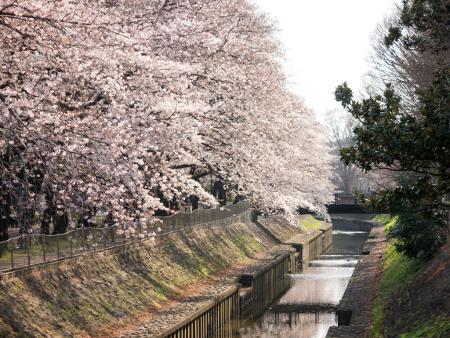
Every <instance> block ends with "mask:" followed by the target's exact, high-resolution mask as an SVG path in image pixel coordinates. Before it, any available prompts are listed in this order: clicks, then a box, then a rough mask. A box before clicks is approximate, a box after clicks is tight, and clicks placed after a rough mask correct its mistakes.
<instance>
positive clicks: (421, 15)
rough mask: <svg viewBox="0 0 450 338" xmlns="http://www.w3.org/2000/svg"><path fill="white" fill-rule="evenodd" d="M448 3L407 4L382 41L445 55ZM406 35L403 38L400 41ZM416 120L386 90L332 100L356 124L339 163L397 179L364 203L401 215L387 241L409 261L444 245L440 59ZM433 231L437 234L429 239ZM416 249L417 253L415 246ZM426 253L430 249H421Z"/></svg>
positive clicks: (446, 97)
mask: <svg viewBox="0 0 450 338" xmlns="http://www.w3.org/2000/svg"><path fill="white" fill-rule="evenodd" d="M449 10H450V4H449V2H448V1H445V0H432V1H425V0H404V1H403V8H402V17H401V21H400V23H399V25H398V26H397V27H392V28H391V29H390V30H389V34H388V36H386V39H385V41H386V43H387V44H388V45H390V44H392V43H393V42H394V41H397V40H400V39H401V40H400V41H402V43H403V46H404V47H405V48H420V49H421V50H430V51H432V52H436V53H438V54H439V53H440V52H441V51H445V50H446V49H448V47H449V46H448V45H449V43H448V42H449V37H450V34H449V32H450V31H449V29H448V27H449V26H448V22H447V20H448V13H449ZM405 29H406V31H407V34H408V35H405V34H404V33H405ZM417 95H418V99H419V105H418V107H417V111H416V112H415V113H414V114H411V115H408V114H403V113H402V112H401V111H400V102H401V98H400V97H399V96H397V95H396V94H395V91H394V89H393V88H392V86H391V85H390V84H386V90H385V91H384V93H382V94H379V95H374V96H371V97H369V98H368V99H364V100H362V101H361V102H358V101H355V100H353V96H352V91H351V89H350V88H348V87H347V84H346V83H344V84H343V85H341V86H338V87H337V88H336V92H335V96H336V100H337V101H339V102H341V103H342V105H343V106H344V107H345V108H347V110H348V111H349V112H350V113H351V114H352V115H353V116H354V117H355V118H356V119H357V120H358V121H359V125H358V127H356V128H355V129H354V146H352V147H349V148H344V149H341V160H342V162H344V163H345V164H346V165H348V164H351V163H353V164H355V165H356V166H357V167H359V168H360V169H362V170H364V171H366V172H367V171H370V170H372V169H386V170H390V171H393V172H395V173H397V179H398V180H397V183H398V184H397V186H396V187H395V188H394V189H392V190H381V191H380V192H379V193H378V194H376V195H373V196H370V197H368V198H367V199H365V197H364V196H361V197H362V199H363V201H364V203H365V205H367V204H368V205H370V207H371V208H372V209H373V210H374V211H376V212H385V213H389V214H393V215H399V214H413V213H419V214H420V216H421V217H422V219H424V220H427V221H422V222H420V221H419V220H418V219H416V220H413V219H412V218H411V217H413V216H402V218H401V220H400V222H399V223H398V225H397V226H396V227H394V229H393V231H392V233H391V236H393V237H396V238H398V239H399V244H398V248H399V249H400V250H401V251H404V252H405V253H406V254H408V255H412V256H417V255H421V254H422V253H424V255H425V256H428V254H431V253H432V252H433V251H435V249H436V247H435V246H436V245H439V243H442V240H441V233H442V231H441V230H442V229H441V228H442V226H443V224H444V223H443V222H444V219H445V218H446V217H447V215H448V211H449V209H450V203H449V195H450V170H449V169H450V137H449V135H450V113H449V112H450V67H449V64H448V62H447V60H440V61H439V64H438V69H437V71H436V72H435V73H434V80H433V82H432V83H431V85H430V86H429V87H428V88H426V89H425V90H423V91H419V92H417ZM431 232H436V233H431ZM414 246H416V247H414ZM426 247H429V250H428V251H427V250H425V249H426Z"/></svg>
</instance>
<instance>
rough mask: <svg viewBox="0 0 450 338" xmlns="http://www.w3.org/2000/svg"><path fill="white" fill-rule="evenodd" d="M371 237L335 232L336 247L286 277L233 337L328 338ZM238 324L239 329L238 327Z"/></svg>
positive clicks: (246, 315) (250, 312)
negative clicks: (357, 264)
mask: <svg viewBox="0 0 450 338" xmlns="http://www.w3.org/2000/svg"><path fill="white" fill-rule="evenodd" d="M367 236H368V232H362V231H342V230H335V231H333V245H332V247H331V248H330V249H329V250H328V251H327V252H326V253H325V254H323V255H320V256H319V257H317V259H315V260H312V261H308V262H303V264H302V267H301V268H300V269H299V270H298V271H296V272H294V273H292V274H290V275H288V276H286V278H284V279H283V280H281V281H280V282H279V283H278V284H277V285H275V286H274V287H273V288H271V290H270V296H271V297H268V298H270V300H269V299H264V300H262V301H260V302H259V303H256V304H254V306H253V307H252V308H251V309H249V310H248V311H247V312H246V313H244V314H243V316H242V317H241V319H240V320H239V324H238V323H237V322H235V323H234V325H233V329H232V330H233V334H232V335H227V336H233V337H261V338H263V337H296V338H298V337H307V338H311V337H325V336H326V334H327V331H328V328H329V327H330V326H334V325H337V316H336V308H337V306H338V304H339V301H340V300H341V298H342V295H343V294H344V291H345V289H346V287H347V284H348V282H349V280H350V278H351V276H352V273H353V270H354V268H355V266H356V263H357V261H358V256H359V255H360V254H361V251H362V249H363V246H364V243H365V241H366V239H367ZM237 324H238V325H237Z"/></svg>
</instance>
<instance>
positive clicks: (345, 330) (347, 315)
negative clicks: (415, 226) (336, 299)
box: [327, 221, 386, 337]
mask: <svg viewBox="0 0 450 338" xmlns="http://www.w3.org/2000/svg"><path fill="white" fill-rule="evenodd" d="M365 223H369V222H365ZM355 224H356V223H355ZM372 225H373V227H372V229H371V231H370V233H369V236H368V239H367V242H366V244H365V246H364V248H363V251H362V255H361V256H360V258H359V259H358V264H357V265H356V268H355V270H354V271H353V275H352V277H351V279H350V281H349V284H348V286H347V289H346V291H345V293H344V296H343V297H342V299H341V301H340V303H339V306H338V308H337V311H336V314H337V316H338V325H339V326H332V327H330V329H329V330H328V334H327V337H365V336H368V330H369V326H370V323H371V318H372V305H373V301H374V299H375V296H376V294H375V290H374V286H375V285H377V283H378V280H379V277H380V266H381V262H382V255H383V254H384V250H385V247H386V236H385V234H384V231H383V226H382V225H381V224H380V223H378V222H373V223H372ZM364 226H365V225H364ZM333 227H334V221H333ZM354 230H357V229H354ZM358 230H359V229H358Z"/></svg>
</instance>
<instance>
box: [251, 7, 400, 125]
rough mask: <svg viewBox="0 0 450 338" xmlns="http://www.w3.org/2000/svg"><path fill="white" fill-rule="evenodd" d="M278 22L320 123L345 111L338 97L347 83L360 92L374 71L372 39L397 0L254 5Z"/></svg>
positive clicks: (291, 70)
mask: <svg viewBox="0 0 450 338" xmlns="http://www.w3.org/2000/svg"><path fill="white" fill-rule="evenodd" d="M253 2H254V3H255V4H256V5H257V6H258V7H259V8H260V10H261V11H262V12H265V13H267V14H269V16H270V17H272V18H273V19H275V20H276V21H277V26H278V28H279V29H280V33H279V35H278V37H279V39H280V40H281V41H282V43H283V45H284V48H285V51H286V57H287V63H286V70H287V72H288V74H290V75H291V80H292V81H294V82H295V83H296V85H295V87H293V88H292V91H293V92H294V93H295V94H297V95H298V96H300V97H303V98H304V100H305V103H306V105H307V106H308V107H309V108H312V109H313V110H314V111H315V112H316V114H317V117H318V119H319V120H320V121H323V120H324V119H325V118H326V114H325V113H326V112H327V111H329V110H333V109H334V108H338V107H340V105H339V104H338V103H336V102H335V101H334V95H333V92H334V90H335V88H336V86H337V85H339V84H341V83H342V82H344V81H347V83H349V86H350V87H351V88H352V89H353V91H354V92H358V91H359V90H360V89H361V88H362V82H361V79H362V76H363V75H364V74H365V73H366V72H367V71H368V64H367V62H366V57H367V55H368V52H369V50H370V48H369V38H370V36H371V34H372V33H373V32H374V30H375V28H376V25H377V23H379V22H381V20H382V18H383V16H384V15H386V14H387V13H389V12H390V11H391V10H392V8H393V4H394V0H253Z"/></svg>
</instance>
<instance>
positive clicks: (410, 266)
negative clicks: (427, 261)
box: [371, 215, 424, 337]
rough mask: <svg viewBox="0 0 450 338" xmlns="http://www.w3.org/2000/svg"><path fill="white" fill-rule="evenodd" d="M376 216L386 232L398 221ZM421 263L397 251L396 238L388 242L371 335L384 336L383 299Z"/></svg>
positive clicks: (399, 285) (409, 276)
mask: <svg viewBox="0 0 450 338" xmlns="http://www.w3.org/2000/svg"><path fill="white" fill-rule="evenodd" d="M377 218H378V219H376V220H377V221H380V222H381V221H382V220H381V219H383V223H384V224H385V231H386V232H390V231H391V229H392V228H394V227H395V226H396V223H397V222H398V220H397V217H386V215H383V216H382V217H381V216H380V217H377ZM374 220H375V219H374ZM423 265H424V263H423V262H421V261H417V260H415V259H413V258H411V257H407V256H406V255H404V254H403V253H401V252H398V251H397V250H396V240H394V239H391V241H390V242H389V243H388V245H387V246H386V252H385V255H384V260H383V270H384V271H383V274H382V276H381V281H380V284H379V285H378V289H379V294H380V296H379V297H378V298H377V299H376V300H375V304H374V310H373V319H374V324H373V327H372V330H371V337H385V336H386V335H385V332H383V328H382V322H383V314H384V313H385V311H384V309H383V305H382V304H383V302H384V300H385V299H387V298H388V297H389V296H390V295H392V294H393V293H394V292H396V291H397V290H399V289H400V288H401V287H402V286H403V285H405V284H407V283H409V282H410V281H411V280H412V279H413V278H414V276H415V275H416V274H417V273H418V272H419V271H420V269H422V267H423Z"/></svg>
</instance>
